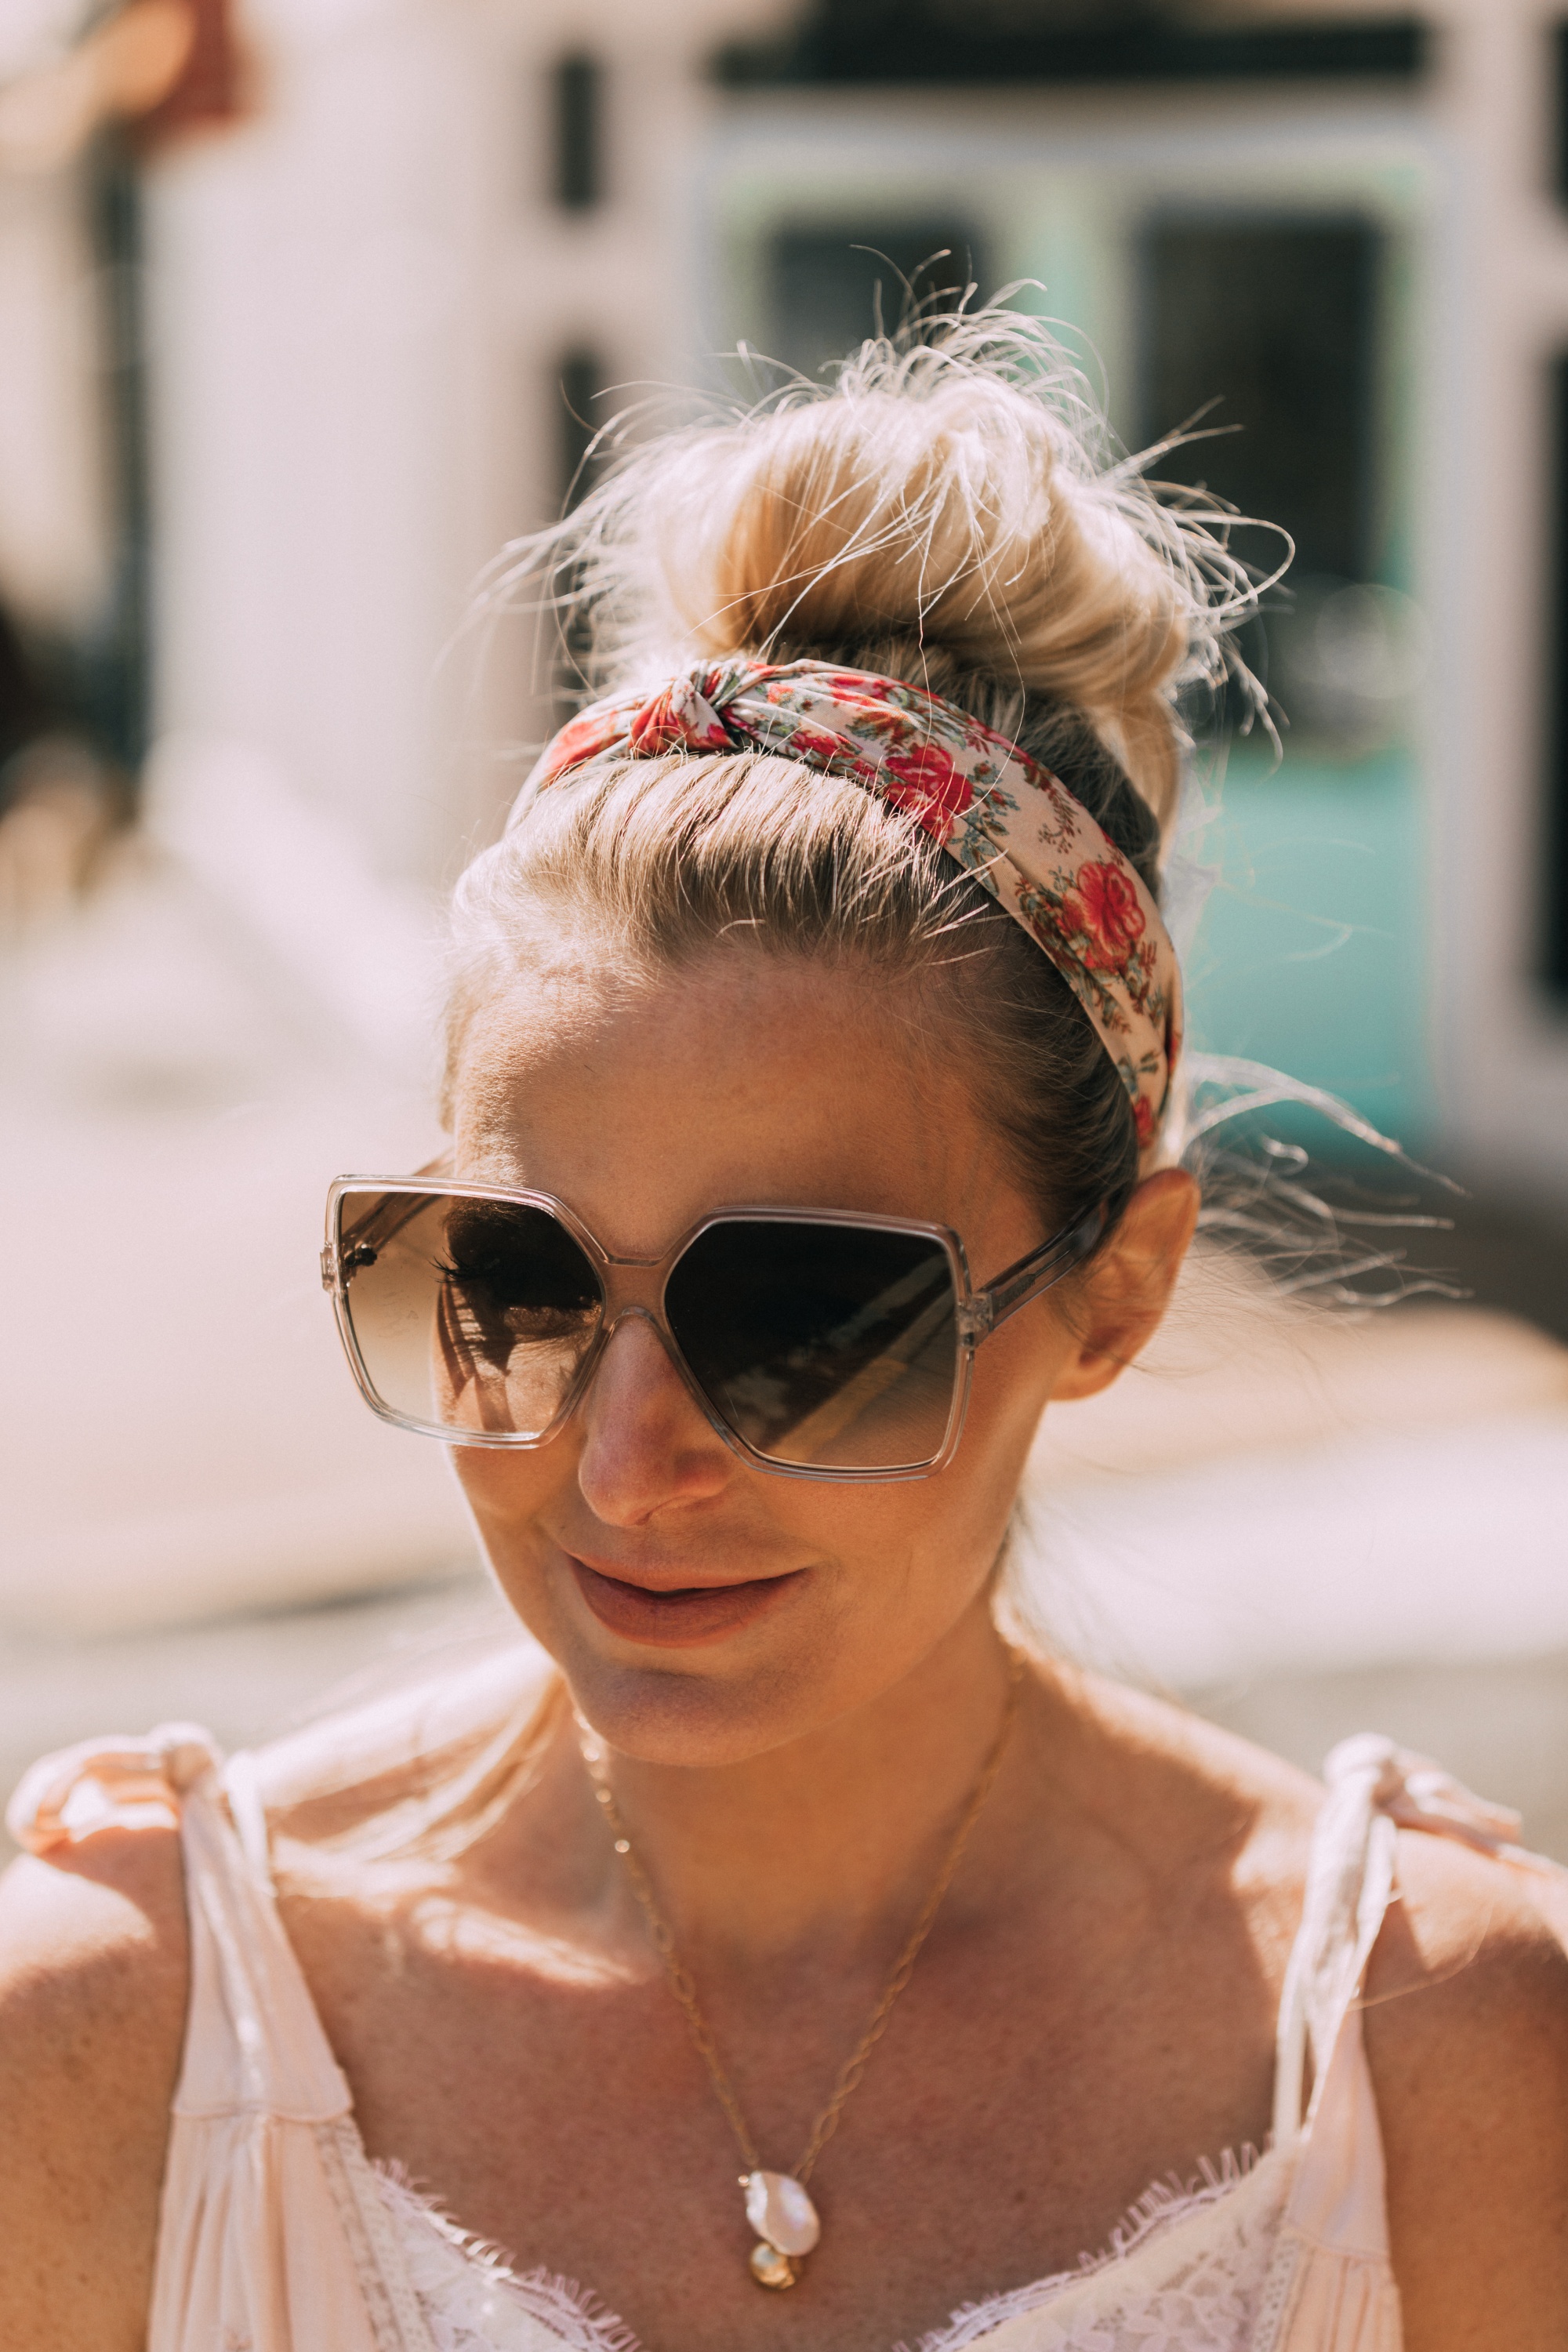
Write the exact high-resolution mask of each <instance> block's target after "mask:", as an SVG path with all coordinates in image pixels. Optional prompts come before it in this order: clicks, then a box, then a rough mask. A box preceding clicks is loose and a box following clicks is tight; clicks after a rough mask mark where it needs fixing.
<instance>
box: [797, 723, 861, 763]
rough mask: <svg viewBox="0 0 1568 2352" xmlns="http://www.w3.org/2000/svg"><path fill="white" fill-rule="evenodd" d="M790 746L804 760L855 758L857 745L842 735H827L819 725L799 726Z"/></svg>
mask: <svg viewBox="0 0 1568 2352" xmlns="http://www.w3.org/2000/svg"><path fill="white" fill-rule="evenodd" d="M789 748H790V750H791V751H795V752H798V753H799V755H800V757H801V758H802V759H803V760H853V759H854V757H855V746H854V745H853V743H851V742H849V741H848V740H847V739H846V738H845V737H844V736H842V735H826V734H824V732H823V730H821V728H819V727H797V728H796V729H795V732H794V734H793V735H792V736H791V737H790V739H789Z"/></svg>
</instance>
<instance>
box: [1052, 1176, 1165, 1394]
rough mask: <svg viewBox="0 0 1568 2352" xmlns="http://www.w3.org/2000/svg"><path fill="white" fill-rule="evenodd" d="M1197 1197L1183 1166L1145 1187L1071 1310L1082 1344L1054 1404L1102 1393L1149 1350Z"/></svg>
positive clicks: (1129, 1206) (1062, 1376) (1061, 1379)
mask: <svg viewBox="0 0 1568 2352" xmlns="http://www.w3.org/2000/svg"><path fill="white" fill-rule="evenodd" d="M1199 1197H1200V1196H1199V1192H1198V1188H1197V1185H1196V1184H1195V1183H1194V1181H1193V1179H1192V1177H1190V1176H1189V1175H1188V1174H1187V1172H1186V1171H1185V1169H1184V1168H1163V1169H1162V1170H1161V1171H1160V1173H1159V1174H1158V1175H1157V1176H1149V1177H1146V1178H1145V1179H1144V1181H1143V1182H1142V1184H1140V1185H1139V1187H1138V1189H1137V1191H1136V1192H1134V1193H1133V1195H1132V1198H1131V1200H1130V1201H1129V1202H1128V1203H1127V1206H1126V1208H1125V1209H1124V1210H1123V1211H1122V1213H1121V1223H1119V1224H1118V1226H1117V1228H1116V1231H1115V1233H1114V1234H1112V1235H1111V1237H1110V1241H1109V1242H1108V1243H1107V1244H1106V1245H1105V1247H1104V1249H1103V1250H1102V1251H1101V1252H1100V1255H1098V1256H1097V1257H1096V1258H1095V1259H1094V1261H1093V1263H1092V1264H1091V1265H1090V1266H1089V1270H1088V1272H1087V1273H1086V1275H1085V1276H1084V1279H1083V1284H1082V1286H1081V1288H1080V1290H1079V1295H1078V1297H1077V1299H1076V1300H1075V1302H1074V1307H1073V1309H1072V1321H1073V1328H1074V1330H1075V1332H1076V1335H1077V1346H1076V1347H1075V1349H1074V1350H1073V1352H1072V1354H1071V1355H1069V1356H1068V1360H1067V1361H1066V1362H1065V1363H1064V1364H1063V1366H1062V1369H1061V1371H1060V1373H1059V1375H1058V1379H1057V1381H1056V1384H1055V1386H1054V1387H1053V1389H1052V1391H1051V1402H1052V1403H1053V1404H1056V1403H1065V1402H1068V1400H1069V1399H1071V1398H1074V1397H1089V1396H1097V1395H1098V1394H1099V1392H1100V1390H1101V1389H1106V1388H1109V1387H1110V1383H1111V1381H1113V1380H1114V1379H1115V1378H1116V1375H1117V1373H1118V1372H1120V1371H1121V1370H1123V1369H1124V1368H1125V1367H1126V1366H1127V1365H1128V1364H1130V1363H1131V1360H1132V1359H1133V1357H1134V1356H1136V1355H1137V1354H1138V1352H1139V1350H1140V1349H1142V1348H1145V1347H1147V1345H1148V1343H1149V1341H1150V1340H1151V1339H1152V1338H1153V1336H1154V1333H1155V1331H1156V1329H1157V1328H1158V1327H1159V1324H1160V1319H1161V1318H1162V1317H1163V1314H1164V1312H1165V1309H1166V1307H1168V1306H1169V1305H1170V1302H1171V1293H1172V1291H1173V1289H1174V1288H1175V1286H1176V1276H1177V1275H1178V1274H1179V1273H1180V1272H1181V1269H1182V1260H1183V1259H1184V1257H1185V1256H1186V1254H1187V1248H1188V1244H1190V1243H1191V1241H1192V1238H1193V1229H1194V1226H1195V1225H1196V1223H1197V1221H1198V1206H1199Z"/></svg>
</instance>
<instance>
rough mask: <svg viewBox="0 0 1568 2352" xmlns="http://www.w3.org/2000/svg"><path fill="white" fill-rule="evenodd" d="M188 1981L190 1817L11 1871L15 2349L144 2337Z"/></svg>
mask: <svg viewBox="0 0 1568 2352" xmlns="http://www.w3.org/2000/svg"><path fill="white" fill-rule="evenodd" d="M186 1982H187V1958H186V1938H185V1920H184V1887H183V1884H182V1876H181V1867H180V1855H179V1840H178V1836H177V1834H176V1832H174V1830H172V1829H153V1828H144V1829H136V1830H125V1829H105V1830H102V1831H100V1832H99V1833H98V1834H96V1835H94V1836H92V1837H89V1838H87V1839H85V1840H83V1841H82V1842H81V1843H79V1844H78V1845H74V1846H68V1847H65V1848H62V1849H61V1850H60V1853H58V1855H57V1856H54V1857H50V1858H47V1859H43V1860H39V1859H36V1858H34V1857H32V1856H30V1855H27V1856H24V1857H23V1858H22V1859H21V1860H20V1861H18V1862H16V1863H14V1864H12V1866H11V1868H10V1869H9V1870H8V1871H7V1872H6V1873H5V1877H4V1878H3V1879H0V2113H4V2115H5V2131H4V2133H0V2244H4V2245H5V2248H6V2250H7V2252H6V2261H5V2265H4V2269H3V2272H0V2341H3V2342H4V2343H5V2345H6V2346H7V2347H16V2352H31V2347H34V2346H35V2345H36V2346H37V2347H44V2346H45V2345H47V2346H49V2347H55V2346H58V2344H60V2343H62V2342H73V2343H75V2342H80V2343H88V2342H90V2343H92V2344H93V2345H94V2346H102V2347H104V2352H109V2347H116V2346H118V2345H120V2344H121V2342H123V2343H125V2344H126V2345H127V2346H130V2345H132V2344H135V2343H137V2342H139V2341H140V2330H141V2328H142V2326H143V2325H144V2320H145V2311H146V2299H147V2294H148V2293H149V2291H150V2287H151V2279H152V2263H153V2250H154V2244H155V2239H156V2230H157V2203H158V2190H159V2184H160V2181H161V2179H162V2174H163V2160H164V2154H165V2148H166V2145H167V2137H168V2114H169V2103H170V2100H171V2098H172V2097H173V2095H174V2084H175V2079H176V2077H177V2074H178V2071H179V2063H180V2052H181V2044H182V2042H183V2039H184V2013H185V1995H186ZM89 2247H90V2249H91V2254H92V2259H91V2261H90V2262H89V2261H87V2260H86V2259H85V2258H84V2257H85V2254H86V2252H87V2249H88V2248H89ZM18 2250H21V2251H18Z"/></svg>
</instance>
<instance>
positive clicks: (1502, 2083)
mask: <svg viewBox="0 0 1568 2352" xmlns="http://www.w3.org/2000/svg"><path fill="white" fill-rule="evenodd" d="M1541 1895H1544V1896H1545V1898H1546V1899H1545V1902H1544V1905H1543V1904H1542V1900H1541V1899H1540V1897H1541ZM1560 1900H1561V1898H1560V1897H1559V1896H1557V1895H1556V1894H1555V1890H1554V1888H1553V1885H1552V1882H1551V1881H1542V1882H1539V1885H1536V1884H1532V1881H1531V1878H1530V1877H1529V1876H1527V1875H1526V1874H1524V1873H1522V1872H1521V1871H1519V1870H1517V1869H1515V1868H1513V1867H1511V1866H1510V1865H1509V1864H1503V1863H1498V1862H1493V1861H1491V1860H1489V1859H1488V1858H1486V1857H1484V1856H1482V1855H1480V1854H1478V1853H1470V1852H1468V1851H1467V1850H1466V1849H1465V1848H1463V1847H1460V1846H1457V1845H1454V1844H1452V1843H1448V1842H1447V1840H1444V1839H1440V1838H1436V1837H1431V1836H1426V1835H1423V1834H1421V1833H1419V1832H1402V1834H1401V1836H1400V1840H1399V1862H1398V1874H1397V1886H1396V1896H1395V1900H1394V1905H1393V1906H1392V1907H1391V1909H1390V1911H1389V1915H1388V1917H1387V1920H1386V1922H1385V1925H1384V1932H1383V1935H1382V1937H1380V1939H1379V1942H1378V1946H1377V1948H1376V1951H1375V1952H1374V1954H1373V1962H1372V1966H1371V1968H1370V1969H1369V1971H1368V1979H1367V1986H1366V1993H1365V2001H1364V2011H1365V2015H1364V2025H1365V2034H1366V2047H1367V2056H1368V2062H1369V2063H1370V2066H1371V2070H1372V2077H1373V2089H1374V2092H1375V2095H1376V2099H1377V2106H1378V2115H1379V2119H1380V2123H1381V2126H1382V2131H1383V2140H1384V2156H1385V2161H1386V2165H1387V2178H1388V2210H1389V2223H1390V2230H1391V2233H1392V2240H1393V2246H1394V2267H1395V2271H1396V2273H1397V2275H1398V2278H1399V2283H1400V2290H1401V2294H1402V2297H1403V2299H1404V2303H1405V2313H1406V2326H1407V2332H1408V2335H1409V2337H1410V2340H1411V2341H1412V2342H1413V2343H1421V2344H1428V2343H1429V2344H1431V2345H1432V2346H1433V2347H1447V2346H1448V2345H1450V2344H1451V2345H1453V2346H1455V2347H1460V2346H1468V2345H1470V2344H1472V2343H1473V2344H1480V2343H1483V2342H1501V2341H1504V2340H1506V2341H1508V2342H1509V2343H1510V2344H1513V2345H1517V2346H1519V2347H1526V2346H1534V2345H1535V2344H1538V2343H1539V2344H1541V2345H1542V2347H1545V2346H1547V2345H1549V2344H1550V2345H1552V2346H1556V2345H1559V2344H1561V2343H1563V2342H1564V2341H1568V1951H1565V1950H1564V1948H1563V1943H1562V1941H1561V1939H1560V1937H1559V1936H1558V1934H1557V1933H1556V1932H1554V1928H1553V1925H1552V1918H1551V1916H1550V1914H1551V1911H1552V1906H1553V1903H1554V1901H1560Z"/></svg>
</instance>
